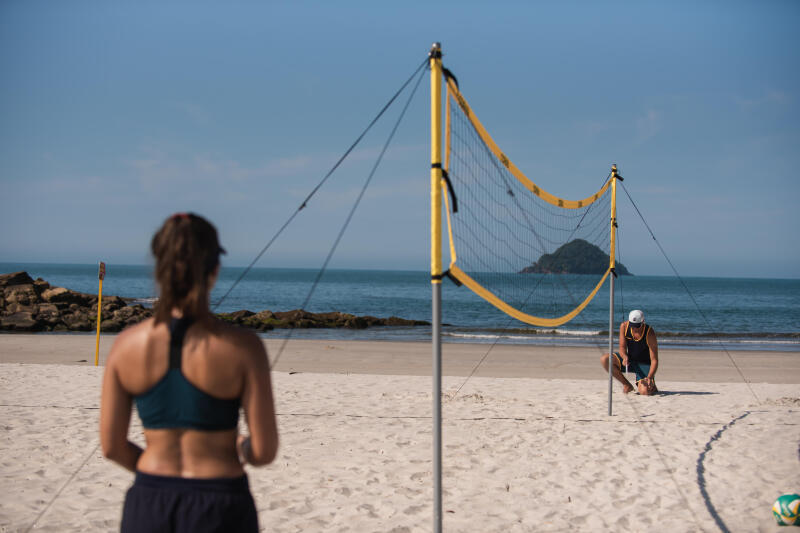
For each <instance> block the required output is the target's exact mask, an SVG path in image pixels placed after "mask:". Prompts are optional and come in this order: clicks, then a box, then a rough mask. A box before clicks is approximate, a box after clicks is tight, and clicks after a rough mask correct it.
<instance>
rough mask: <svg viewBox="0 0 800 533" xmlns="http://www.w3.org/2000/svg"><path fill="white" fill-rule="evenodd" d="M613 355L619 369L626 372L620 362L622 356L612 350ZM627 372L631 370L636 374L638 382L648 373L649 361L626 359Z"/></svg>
mask: <svg viewBox="0 0 800 533" xmlns="http://www.w3.org/2000/svg"><path fill="white" fill-rule="evenodd" d="M614 357H616V358H617V362H618V363H619V367H620V369H621V370H622V371H623V372H626V370H625V365H623V364H622V357H620V356H619V353H617V352H614ZM627 372H633V373H634V374H636V383H639V382H640V381H641V380H643V379H644V378H646V377H647V374H649V373H650V363H639V362H637V361H631V360H630V359H628V370H627Z"/></svg>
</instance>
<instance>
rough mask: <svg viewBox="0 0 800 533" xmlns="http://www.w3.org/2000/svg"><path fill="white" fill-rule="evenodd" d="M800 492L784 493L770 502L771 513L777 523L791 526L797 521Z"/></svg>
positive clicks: (799, 510) (799, 511)
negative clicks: (772, 502)
mask: <svg viewBox="0 0 800 533" xmlns="http://www.w3.org/2000/svg"><path fill="white" fill-rule="evenodd" d="M799 514H800V494H784V495H783V496H781V497H780V498H778V499H777V500H775V503H774V504H772V515H773V516H774V517H775V520H776V521H777V522H778V524H780V525H782V526H792V525H794V524H796V523H798V520H797V518H798V515H799Z"/></svg>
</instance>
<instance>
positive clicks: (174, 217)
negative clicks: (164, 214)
mask: <svg viewBox="0 0 800 533" xmlns="http://www.w3.org/2000/svg"><path fill="white" fill-rule="evenodd" d="M170 218H171V219H172V220H178V219H184V220H188V219H189V213H175V214H174V215H172V216H171V217H170Z"/></svg>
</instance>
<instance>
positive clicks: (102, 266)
mask: <svg viewBox="0 0 800 533" xmlns="http://www.w3.org/2000/svg"><path fill="white" fill-rule="evenodd" d="M105 277H106V264H105V263H103V262H102V261H100V267H99V268H98V270H97V279H98V280H100V285H99V286H98V288H97V336H96V337H95V341H94V366H97V364H98V363H99V360H100V319H101V315H102V310H103V278H105Z"/></svg>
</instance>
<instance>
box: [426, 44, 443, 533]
mask: <svg viewBox="0 0 800 533" xmlns="http://www.w3.org/2000/svg"><path fill="white" fill-rule="evenodd" d="M429 56H430V67H431V288H432V294H431V313H432V315H433V316H432V324H433V326H432V331H431V343H432V345H433V387H432V389H433V390H432V395H433V531H434V532H436V533H441V531H442V186H441V184H442V46H441V44H440V43H433V46H432V47H431V51H430V54H429Z"/></svg>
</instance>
